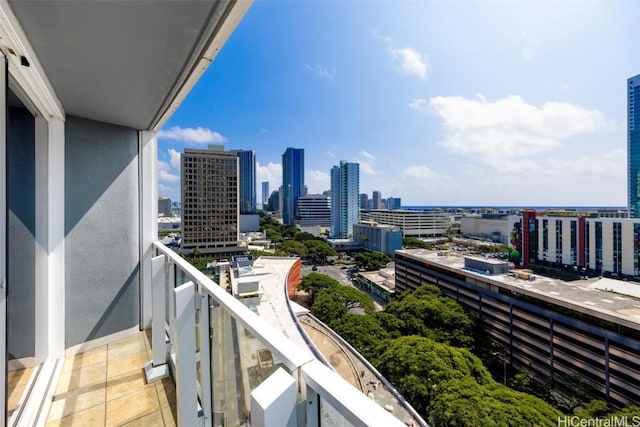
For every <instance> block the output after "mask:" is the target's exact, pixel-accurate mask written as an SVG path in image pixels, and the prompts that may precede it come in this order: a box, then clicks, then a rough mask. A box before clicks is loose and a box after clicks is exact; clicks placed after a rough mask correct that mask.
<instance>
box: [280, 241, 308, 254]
mask: <svg viewBox="0 0 640 427" xmlns="http://www.w3.org/2000/svg"><path fill="white" fill-rule="evenodd" d="M278 250H279V251H281V252H284V253H285V254H287V256H292V255H298V256H301V257H303V256H305V255H306V254H307V247H306V246H305V245H304V244H303V243H302V242H297V241H295V240H287V241H286V242H283V243H281V244H280V245H278Z"/></svg>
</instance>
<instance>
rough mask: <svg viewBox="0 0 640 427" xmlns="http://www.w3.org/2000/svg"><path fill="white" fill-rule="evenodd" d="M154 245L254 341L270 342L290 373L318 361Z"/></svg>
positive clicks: (190, 268) (190, 266)
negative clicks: (253, 338) (230, 315)
mask: <svg viewBox="0 0 640 427" xmlns="http://www.w3.org/2000/svg"><path fill="white" fill-rule="evenodd" d="M153 245H154V247H155V248H156V249H158V251H159V252H161V253H162V254H164V255H166V256H167V257H168V258H169V259H170V260H171V262H173V263H174V264H175V265H176V266H178V268H180V269H181V270H182V271H183V272H184V273H185V274H186V275H187V276H188V277H189V278H190V279H191V280H193V282H194V283H195V284H196V285H197V287H198V290H199V291H204V292H207V293H208V294H209V295H210V296H211V297H213V298H214V299H215V300H216V302H217V303H219V304H220V306H221V307H222V308H224V309H225V310H227V311H229V312H230V313H231V314H232V315H233V317H234V318H235V319H236V321H238V322H240V323H241V324H242V326H243V327H245V328H246V329H247V330H248V331H249V332H251V334H252V335H253V336H254V337H256V338H258V339H259V340H261V341H264V342H268V343H269V346H270V347H271V350H272V352H273V353H275V354H276V356H277V357H278V358H279V360H281V361H282V362H283V363H284V364H285V366H287V368H288V369H290V370H295V369H297V368H298V367H300V366H302V365H303V364H305V363H307V362H310V361H312V360H314V358H313V357H312V356H311V355H310V354H309V352H307V351H304V350H302V349H301V348H300V347H299V346H297V345H295V344H294V343H292V342H291V341H290V340H289V339H288V338H287V337H285V336H284V335H282V334H281V333H280V332H279V331H278V330H277V329H276V328H274V327H273V326H271V325H269V324H267V323H265V322H264V320H263V319H261V318H260V316H258V315H257V314H256V313H254V312H252V311H251V310H249V309H248V308H247V307H246V306H245V305H244V304H242V303H241V302H240V301H238V300H237V299H235V298H234V297H233V296H232V295H230V294H228V293H227V292H226V291H224V290H223V289H222V288H220V287H219V286H217V285H216V284H215V282H214V281H213V280H211V279H210V278H208V277H207V276H206V275H205V274H204V273H202V272H201V271H200V270H198V269H197V268H195V267H194V266H192V265H191V264H189V262H188V261H186V260H185V259H183V258H181V257H180V256H179V255H178V254H176V253H175V252H174V251H172V250H171V249H169V248H167V247H166V246H165V245H163V244H162V243H160V242H158V241H156V242H153Z"/></svg>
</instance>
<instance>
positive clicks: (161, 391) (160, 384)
mask: <svg viewBox="0 0 640 427" xmlns="http://www.w3.org/2000/svg"><path fill="white" fill-rule="evenodd" d="M155 385H156V389H157V390H158V399H159V400H160V407H162V408H164V407H165V406H171V405H175V403H176V386H175V384H174V383H173V380H172V379H171V378H165V379H163V380H162V381H157V382H156V383H155Z"/></svg>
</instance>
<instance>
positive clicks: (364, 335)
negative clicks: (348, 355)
mask: <svg viewBox="0 0 640 427" xmlns="http://www.w3.org/2000/svg"><path fill="white" fill-rule="evenodd" d="M329 326H330V327H331V329H333V330H334V331H335V332H336V333H337V334H338V335H340V336H341V337H342V338H344V340H345V341H347V342H348V343H349V344H351V345H352V346H353V347H354V348H355V349H356V350H358V352H359V353H360V354H362V355H363V356H364V357H365V358H367V359H369V358H371V357H373V356H374V354H375V350H376V348H377V347H378V345H380V342H381V341H383V340H385V339H387V338H389V333H388V332H387V331H386V330H385V329H384V328H383V327H382V326H381V325H380V323H379V322H378V319H377V318H376V317H375V315H372V314H366V315H364V316H362V315H357V314H348V313H347V314H346V315H344V316H342V317H339V318H336V319H334V320H332V321H331V322H330V323H329Z"/></svg>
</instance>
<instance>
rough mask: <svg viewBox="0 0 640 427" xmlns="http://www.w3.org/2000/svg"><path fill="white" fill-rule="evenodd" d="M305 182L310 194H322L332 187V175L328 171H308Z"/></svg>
mask: <svg viewBox="0 0 640 427" xmlns="http://www.w3.org/2000/svg"><path fill="white" fill-rule="evenodd" d="M305 183H306V184H307V188H308V190H309V194H322V192H324V191H326V190H328V189H329V188H330V187H331V177H330V176H329V174H328V173H327V172H322V171H319V170H312V171H308V172H307V176H306V177H305Z"/></svg>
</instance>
